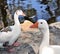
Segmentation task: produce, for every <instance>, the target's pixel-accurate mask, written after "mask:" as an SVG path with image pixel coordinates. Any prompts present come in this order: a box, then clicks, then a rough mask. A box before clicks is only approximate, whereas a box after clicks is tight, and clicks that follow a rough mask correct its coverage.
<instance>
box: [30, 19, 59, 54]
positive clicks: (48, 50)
mask: <svg viewBox="0 0 60 54" xmlns="http://www.w3.org/2000/svg"><path fill="white" fill-rule="evenodd" d="M30 28H38V29H39V30H40V31H41V33H42V34H43V39H42V42H41V45H40V47H39V54H60V46H59V45H49V26H48V23H47V22H46V21H45V20H43V19H39V20H38V21H37V22H36V23H35V24H33V25H31V26H30Z"/></svg>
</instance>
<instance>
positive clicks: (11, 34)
mask: <svg viewBox="0 0 60 54" xmlns="http://www.w3.org/2000/svg"><path fill="white" fill-rule="evenodd" d="M22 13H23V12H22V10H17V11H16V12H15V14H14V21H15V24H14V25H13V26H10V29H11V31H3V30H4V29H2V32H1V31H0V48H4V46H3V44H4V43H5V42H8V45H12V44H13V43H14V42H15V41H16V40H17V39H18V37H19V35H20V34H21V26H20V22H19V20H18V16H19V15H22ZM6 29H7V28H6Z"/></svg>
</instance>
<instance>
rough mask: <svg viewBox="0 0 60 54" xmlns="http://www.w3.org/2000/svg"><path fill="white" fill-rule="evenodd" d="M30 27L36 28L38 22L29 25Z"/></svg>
mask: <svg viewBox="0 0 60 54" xmlns="http://www.w3.org/2000/svg"><path fill="white" fill-rule="evenodd" d="M30 28H38V22H36V23H35V24H33V25H31V26H30Z"/></svg>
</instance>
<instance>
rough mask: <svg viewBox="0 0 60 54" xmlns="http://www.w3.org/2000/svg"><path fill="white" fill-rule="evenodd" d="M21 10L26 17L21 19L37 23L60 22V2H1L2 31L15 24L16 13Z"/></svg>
mask: <svg viewBox="0 0 60 54" xmlns="http://www.w3.org/2000/svg"><path fill="white" fill-rule="evenodd" d="M17 9H21V10H22V11H23V12H24V14H25V15H26V16H25V17H24V16H22V17H19V20H20V23H23V22H24V21H25V19H27V20H29V21H31V22H32V23H35V22H36V21H37V20H39V19H45V20H46V21H47V22H48V23H49V24H50V23H53V22H58V21H60V0H0V29H1V28H3V27H6V26H9V25H13V24H14V19H13V18H14V12H15V11H16V10H17Z"/></svg>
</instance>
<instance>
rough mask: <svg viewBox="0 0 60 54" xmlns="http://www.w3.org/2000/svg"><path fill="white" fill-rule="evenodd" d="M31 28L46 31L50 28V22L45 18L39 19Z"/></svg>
mask: <svg viewBox="0 0 60 54" xmlns="http://www.w3.org/2000/svg"><path fill="white" fill-rule="evenodd" d="M30 28H38V29H39V30H40V31H41V32H44V33H45V32H46V31H47V30H48V29H49V27H48V23H47V22H46V21H45V20H43V19H39V20H38V21H37V22H36V23H35V24H33V25H31V26H30Z"/></svg>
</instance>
